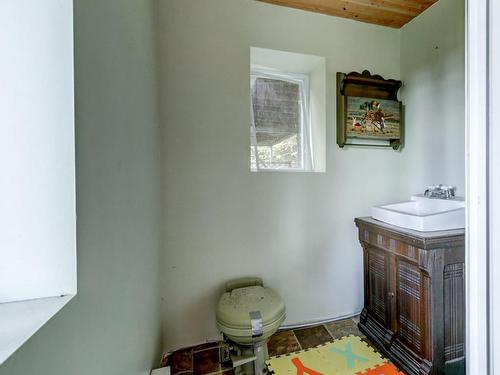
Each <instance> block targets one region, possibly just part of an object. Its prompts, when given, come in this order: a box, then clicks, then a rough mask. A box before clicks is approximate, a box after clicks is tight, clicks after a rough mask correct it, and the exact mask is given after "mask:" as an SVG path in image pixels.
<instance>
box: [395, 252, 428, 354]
mask: <svg viewBox="0 0 500 375" xmlns="http://www.w3.org/2000/svg"><path fill="white" fill-rule="evenodd" d="M422 283H423V277H422V273H421V271H420V269H419V268H418V266H416V265H414V264H412V263H409V262H406V261H404V260H401V259H399V260H398V261H397V290H396V293H397V298H396V300H397V336H398V338H399V340H401V342H402V343H403V344H405V345H406V346H408V347H409V348H410V349H411V350H413V351H414V352H415V353H416V354H418V355H422V354H424V349H425V348H424V342H425V311H424V308H425V301H424V296H423V295H422Z"/></svg>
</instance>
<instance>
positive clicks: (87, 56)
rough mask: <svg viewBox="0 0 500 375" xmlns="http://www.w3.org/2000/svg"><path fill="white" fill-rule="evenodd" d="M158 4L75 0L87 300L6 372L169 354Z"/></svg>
mask: <svg viewBox="0 0 500 375" xmlns="http://www.w3.org/2000/svg"><path fill="white" fill-rule="evenodd" d="M66 1H68V0H50V1H48V2H51V3H63V2H66ZM153 5H154V2H153V1H146V0H142V1H136V0H107V1H101V0H86V1H75V2H74V6H75V11H74V16H75V61H76V65H75V73H76V77H75V88H76V120H75V123H76V161H77V162H76V167H77V168H76V169H77V179H76V181H77V184H76V186H77V212H78V221H77V233H78V236H77V237H78V238H77V239H78V241H77V245H78V246H77V248H78V295H77V296H76V297H75V298H74V299H73V300H72V301H71V302H70V303H69V304H68V305H66V307H65V308H64V309H63V310H61V311H60V312H59V313H58V314H57V315H56V316H55V317H54V318H53V319H52V320H50V321H49V322H48V323H47V324H46V325H45V326H44V327H43V328H42V329H41V330H40V331H38V332H37V333H36V334H35V335H34V336H33V337H32V338H31V339H30V340H29V341H28V342H27V343H26V344H25V345H24V346H23V347H22V348H21V349H19V350H18V351H17V353H15V354H14V355H13V356H12V357H11V358H10V359H8V360H7V362H5V363H4V364H3V365H2V366H1V367H0V374H1V375H26V374H37V375H68V374H71V375H90V374H92V375H103V374H110V375H123V374H134V375H136V374H149V369H150V368H151V367H152V366H153V365H156V364H157V363H158V361H159V351H160V341H161V338H160V305H159V295H160V290H159V271H160V269H159V242H160V238H159V222H160V209H159V205H158V202H159V200H160V199H159V189H158V187H159V185H160V179H159V160H158V151H159V143H158V130H159V127H158V118H157V115H156V113H157V105H156V104H157V95H156V84H155V69H156V63H155V55H154V45H153V43H154V39H153V37H154V32H153V27H154V22H153V21H154V19H153V14H154V7H153Z"/></svg>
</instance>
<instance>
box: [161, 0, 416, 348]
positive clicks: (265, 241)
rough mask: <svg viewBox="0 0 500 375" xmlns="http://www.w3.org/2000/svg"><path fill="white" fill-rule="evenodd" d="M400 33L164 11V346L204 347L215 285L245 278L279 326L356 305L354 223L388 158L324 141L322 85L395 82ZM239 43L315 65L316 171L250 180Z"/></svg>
mask: <svg viewBox="0 0 500 375" xmlns="http://www.w3.org/2000/svg"><path fill="white" fill-rule="evenodd" d="M399 37H400V32H399V30H396V29H390V28H385V27H380V26H374V25H368V24H364V23H360V22H355V21H350V20H344V19H340V18H335V17H329V16H324V15H320V14H314V13H310V12H303V11H299V10H294V9H289V8H284V7H277V6H272V5H269V4H264V3H261V2H257V1H250V0H238V1H235V0H210V1H199V0H168V1H167V0H164V1H160V9H159V41H160V51H161V56H160V61H161V76H160V84H161V89H162V109H163V112H162V121H163V127H164V129H163V132H164V134H163V139H162V142H163V143H162V145H163V156H162V161H163V175H164V179H163V189H162V195H163V199H164V207H165V220H164V222H163V231H162V232H163V234H164V243H163V256H164V260H163V270H164V274H163V282H162V298H163V310H162V311H163V315H162V317H163V332H164V342H165V344H164V348H165V349H168V348H172V347H176V346H180V345H187V344H191V343H193V342H196V341H201V340H204V339H206V338H213V337H216V336H217V330H216V327H215V321H214V320H215V315H214V313H215V307H216V303H217V300H218V297H219V294H220V292H221V290H222V289H221V286H222V284H223V283H224V282H225V281H226V280H228V279H230V278H234V277H239V276H247V275H257V276H261V277H262V278H263V279H264V281H265V283H267V284H268V285H270V286H271V287H273V288H275V289H276V290H277V291H278V292H279V293H280V294H281V295H282V296H283V298H284V299H285V301H286V304H287V308H288V319H287V321H286V323H288V324H290V323H298V322H303V321H310V320H314V319H321V318H331V317H338V316H341V315H344V314H352V313H355V312H358V311H360V309H361V306H362V272H361V266H362V254H361V247H360V245H359V242H358V240H357V234H356V228H355V226H354V222H353V220H354V218H355V217H356V216H363V215H368V214H369V207H370V206H372V205H374V204H379V203H385V202H391V201H394V200H399V199H403V198H405V197H408V196H409V195H410V193H414V192H418V191H420V189H421V186H417V187H415V189H416V190H415V189H413V190H411V191H410V190H405V189H403V188H402V186H404V183H403V182H402V181H401V176H400V173H398V172H397V171H400V170H401V167H400V166H401V165H402V154H401V153H399V152H394V151H392V150H380V149H359V148H358V149H352V148H350V149H345V150H341V149H339V147H338V146H337V145H336V142H335V129H334V126H335V110H336V108H335V74H336V72H338V71H340V72H351V71H361V70H363V69H369V70H371V71H372V72H374V73H375V72H376V73H378V74H382V75H383V76H385V77H387V78H399V77H400V71H399V68H400V38H399ZM250 46H255V47H262V48H270V49H276V50H285V51H290V52H298V53H305V54H311V55H316V56H324V57H326V69H327V118H326V121H327V129H326V135H327V137H326V173H283V172H281V173H250V171H249V144H250V131H249V124H250V110H249V92H250V88H249V60H250V56H249V53H250V51H249V49H250Z"/></svg>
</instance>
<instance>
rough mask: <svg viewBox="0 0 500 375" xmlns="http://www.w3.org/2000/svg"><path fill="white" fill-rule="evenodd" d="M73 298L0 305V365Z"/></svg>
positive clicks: (44, 299)
mask: <svg viewBox="0 0 500 375" xmlns="http://www.w3.org/2000/svg"><path fill="white" fill-rule="evenodd" d="M73 297H74V295H67V296H62V297H50V298H40V299H34V300H28V301H19V302H8V303H0V365H1V364H2V363H3V362H5V360H6V359H7V358H9V357H10V356H11V355H12V353H14V352H15V351H16V350H17V349H18V348H19V347H20V346H21V345H23V344H24V343H25V342H26V341H27V340H28V339H29V338H30V337H31V336H32V335H33V334H34V333H35V332H36V331H38V330H39V329H40V328H41V327H42V326H43V325H44V324H45V323H46V322H47V321H48V320H49V319H50V318H51V317H52V316H54V315H55V313H57V312H58V311H59V310H60V309H62V308H63V307H64V305H66V304H67V303H68V302H69V301H70V300H71V299H72V298H73Z"/></svg>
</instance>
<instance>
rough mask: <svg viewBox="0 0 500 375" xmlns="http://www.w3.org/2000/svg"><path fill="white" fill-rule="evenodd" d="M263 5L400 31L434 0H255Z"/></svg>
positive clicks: (434, 0) (435, 0)
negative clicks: (280, 6)
mask: <svg viewBox="0 0 500 375" xmlns="http://www.w3.org/2000/svg"><path fill="white" fill-rule="evenodd" d="M258 1H262V2H265V3H270V4H276V5H282V6H287V7H291V8H297V9H303V10H307V11H311V12H317V13H324V14H328V15H331V16H338V17H343V18H350V19H353V20H356V21H362V22H368V23H373V24H377V25H382V26H389V27H394V28H398V29H399V28H400V27H402V26H403V25H405V24H406V23H408V22H410V21H411V20H412V19H413V18H415V17H416V16H418V15H419V14H420V13H422V12H423V11H424V10H426V9H427V8H429V7H430V6H431V5H432V4H434V3H435V2H437V1H438V0H258Z"/></svg>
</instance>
